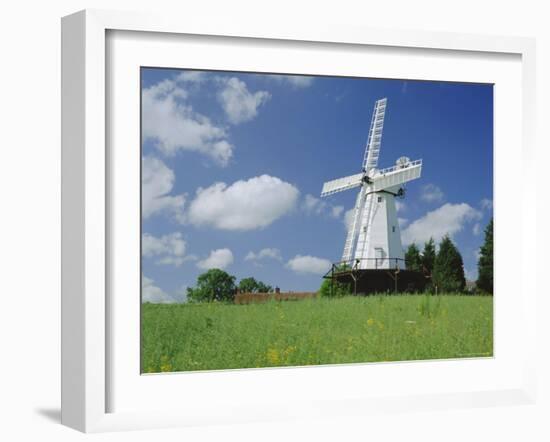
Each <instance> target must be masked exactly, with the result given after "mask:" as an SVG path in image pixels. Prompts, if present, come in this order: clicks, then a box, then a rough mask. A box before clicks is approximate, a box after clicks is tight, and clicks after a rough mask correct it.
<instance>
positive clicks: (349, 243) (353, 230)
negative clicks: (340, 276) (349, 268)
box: [342, 187, 365, 263]
mask: <svg viewBox="0 0 550 442" xmlns="http://www.w3.org/2000/svg"><path fill="white" fill-rule="evenodd" d="M364 204H365V187H361V190H360V191H359V193H358V194H357V199H356V200H355V208H354V210H353V219H352V220H351V224H350V225H349V226H348V235H347V237H346V242H345V243H344V253H343V254H342V261H343V262H345V263H348V262H349V261H350V260H351V257H352V256H353V244H354V243H355V237H356V236H357V231H358V229H359V220H360V217H361V213H362V212H363V205H364Z"/></svg>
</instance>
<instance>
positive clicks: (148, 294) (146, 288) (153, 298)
mask: <svg viewBox="0 0 550 442" xmlns="http://www.w3.org/2000/svg"><path fill="white" fill-rule="evenodd" d="M154 282H155V281H153V280H152V279H151V278H147V276H144V275H143V276H142V278H141V302H151V303H154V304H171V303H173V302H176V300H175V299H174V298H172V297H171V296H170V295H168V294H167V293H166V292H164V291H163V290H162V289H161V288H160V287H157V286H155V285H154Z"/></svg>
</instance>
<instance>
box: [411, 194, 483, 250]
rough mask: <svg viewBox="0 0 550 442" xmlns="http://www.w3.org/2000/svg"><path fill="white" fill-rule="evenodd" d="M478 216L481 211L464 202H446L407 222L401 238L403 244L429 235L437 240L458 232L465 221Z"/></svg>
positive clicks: (421, 239) (416, 241)
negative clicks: (409, 222)
mask: <svg viewBox="0 0 550 442" xmlns="http://www.w3.org/2000/svg"><path fill="white" fill-rule="evenodd" d="M480 218H481V213H480V212H479V211H478V210H476V209H474V208H473V207H471V206H470V205H468V204H466V203H461V204H450V203H446V204H444V205H442V206H441V207H439V208H438V209H435V210H433V211H431V212H428V213H427V214H426V215H424V216H423V217H422V218H419V219H417V220H416V221H414V222H412V223H411V224H409V226H408V227H407V228H405V229H404V230H403V232H402V234H401V238H402V239H403V243H404V244H411V243H413V242H415V243H417V244H421V243H423V242H425V241H428V240H429V239H430V237H432V238H433V239H434V241H436V242H438V241H440V240H441V238H442V237H443V236H444V235H446V234H448V235H449V236H451V237H452V236H453V235H454V234H456V233H457V232H460V231H461V230H462V229H463V228H464V225H465V224H466V223H468V222H471V221H476V220H479V219H480Z"/></svg>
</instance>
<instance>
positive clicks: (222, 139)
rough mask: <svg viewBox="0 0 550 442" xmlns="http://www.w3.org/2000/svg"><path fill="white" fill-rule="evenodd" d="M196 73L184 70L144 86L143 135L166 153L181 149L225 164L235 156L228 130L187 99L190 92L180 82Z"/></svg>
mask: <svg viewBox="0 0 550 442" xmlns="http://www.w3.org/2000/svg"><path fill="white" fill-rule="evenodd" d="M183 76H185V77H183ZM193 76H195V77H196V74H194V73H193V72H185V73H182V74H180V76H179V77H176V78H175V79H174V80H164V81H162V82H160V83H157V84H155V85H153V86H150V87H149V88H146V89H143V91H142V115H143V118H142V131H143V137H144V138H145V139H152V140H154V141H155V147H156V148H157V149H158V150H160V151H161V152H162V153H164V154H165V155H174V154H176V153H177V152H178V151H181V150H183V151H194V152H200V153H203V154H205V155H208V156H209V157H211V158H212V159H214V160H215V161H216V162H217V163H219V164H220V165H222V166H225V165H227V164H228V162H229V160H230V159H231V157H232V155H233V145H232V144H231V143H229V141H228V140H227V136H228V135H227V132H226V130H225V129H224V128H222V127H218V126H216V125H215V124H213V123H212V122H211V121H210V120H209V119H208V118H207V117H206V116H204V115H201V114H199V113H197V112H195V111H194V110H193V108H192V106H191V105H189V104H186V103H185V102H184V101H185V99H186V98H187V97H188V92H187V90H185V89H183V88H182V87H181V85H180V83H181V82H184V81H185V78H186V77H187V78H190V77H193ZM182 78H183V79H184V80H182Z"/></svg>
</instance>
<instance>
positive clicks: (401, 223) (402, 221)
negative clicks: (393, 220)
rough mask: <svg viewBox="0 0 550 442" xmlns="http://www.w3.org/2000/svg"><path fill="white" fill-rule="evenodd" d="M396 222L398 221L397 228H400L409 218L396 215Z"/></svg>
mask: <svg viewBox="0 0 550 442" xmlns="http://www.w3.org/2000/svg"><path fill="white" fill-rule="evenodd" d="M397 222H398V223H399V228H401V229H402V228H403V227H405V226H406V225H407V223H408V222H409V219H408V218H401V217H398V218H397Z"/></svg>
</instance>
